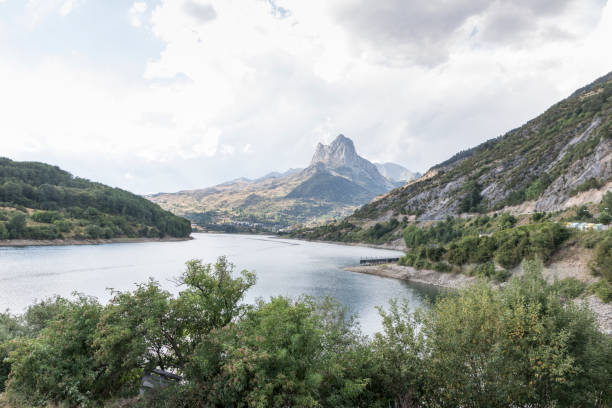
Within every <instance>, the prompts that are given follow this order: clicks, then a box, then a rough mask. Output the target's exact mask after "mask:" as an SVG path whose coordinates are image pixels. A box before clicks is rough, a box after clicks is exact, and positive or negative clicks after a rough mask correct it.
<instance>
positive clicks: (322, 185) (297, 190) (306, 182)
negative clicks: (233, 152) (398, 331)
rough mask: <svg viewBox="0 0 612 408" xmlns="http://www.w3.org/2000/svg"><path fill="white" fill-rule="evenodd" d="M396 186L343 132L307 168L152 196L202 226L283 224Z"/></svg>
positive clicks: (339, 209)
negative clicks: (359, 151) (359, 153)
mask: <svg viewBox="0 0 612 408" xmlns="http://www.w3.org/2000/svg"><path fill="white" fill-rule="evenodd" d="M396 186H397V184H394V182H392V181H391V180H389V179H387V178H386V177H384V176H383V175H381V174H380V172H379V171H378V169H377V168H376V166H375V165H374V164H372V163H371V162H369V161H368V160H366V159H364V158H363V157H361V156H359V155H358V154H357V151H356V149H355V145H354V143H353V141H352V140H351V139H349V138H347V137H345V136H344V135H339V136H338V137H337V138H336V139H335V140H334V141H333V142H332V143H331V144H330V145H323V144H321V143H319V145H318V146H317V148H316V151H315V154H314V156H313V158H312V160H311V163H310V165H309V166H308V167H306V168H305V169H291V170H288V171H287V172H285V173H277V172H274V173H270V174H268V175H266V176H264V177H261V178H259V179H255V180H250V179H247V178H241V179H237V180H233V181H231V182H227V183H223V184H220V185H217V186H214V187H210V188H206V189H200V190H190V191H180V192H178V193H172V194H166V193H160V194H154V195H151V196H148V197H147V198H148V199H150V200H151V201H153V202H155V203H157V204H159V205H160V206H162V207H163V208H165V209H167V210H170V211H172V212H174V213H175V214H180V215H184V216H186V217H188V218H190V219H191V220H193V221H195V222H197V223H199V224H202V225H215V226H219V225H225V226H227V225H234V226H236V225H237V226H240V227H246V228H250V227H258V228H267V229H278V228H284V227H287V226H291V225H295V224H298V223H303V224H306V225H313V224H317V223H320V222H323V221H326V220H330V219H335V218H341V217H344V216H347V215H349V214H351V213H352V212H353V211H354V210H355V209H356V208H358V207H359V206H360V205H363V204H365V203H367V202H369V201H370V200H372V199H373V198H374V197H376V196H377V195H379V194H384V193H386V192H388V191H389V190H391V189H392V188H394V187H396Z"/></svg>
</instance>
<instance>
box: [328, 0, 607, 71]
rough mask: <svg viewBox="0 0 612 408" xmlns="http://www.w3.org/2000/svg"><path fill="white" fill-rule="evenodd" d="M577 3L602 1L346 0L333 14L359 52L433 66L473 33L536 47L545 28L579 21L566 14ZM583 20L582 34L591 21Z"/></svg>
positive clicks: (503, 42)
mask: <svg viewBox="0 0 612 408" xmlns="http://www.w3.org/2000/svg"><path fill="white" fill-rule="evenodd" d="M578 4H581V5H586V7H589V8H591V9H596V10H598V11H600V10H601V7H602V2H601V1H600V0H542V1H530V0H509V1H501V0H456V1H452V2H448V1H446V0H430V1H426V2H423V1H414V0H410V1H406V0H389V1H384V2H377V1H369V0H346V1H341V2H339V3H338V4H337V5H336V6H335V7H334V8H333V13H334V16H335V17H336V18H337V20H338V22H339V23H340V24H342V25H343V26H344V27H346V29H347V30H349V31H350V32H351V34H352V36H353V37H354V40H355V42H356V47H358V48H360V49H361V50H362V51H361V52H368V53H373V54H377V55H378V57H379V58H381V59H383V60H385V61H387V62H389V60H391V62H393V61H395V62H399V63H404V64H418V65H424V66H428V67H431V66H436V65H438V64H441V63H444V62H445V61H447V60H448V58H449V55H450V53H451V52H452V51H453V49H454V47H456V46H457V45H459V44H460V43H461V42H462V41H465V39H467V38H469V37H470V34H474V33H476V34H477V37H478V40H480V41H482V42H486V43H492V44H494V45H496V46H512V45H515V44H516V43H520V44H521V45H527V42H525V41H524V39H525V38H527V37H529V38H530V40H531V41H530V42H529V44H530V45H531V46H538V45H539V44H541V42H540V41H539V38H538V36H539V35H540V34H541V33H542V32H543V31H548V32H549V33H550V32H551V27H554V28H556V31H557V32H563V31H564V30H563V26H564V24H565V23H567V22H568V21H569V22H570V23H575V22H576V20H577V19H572V16H571V15H570V13H567V15H565V14H564V13H565V12H567V10H568V9H570V8H572V6H575V5H578ZM584 23H585V24H584V25H583V27H581V28H582V31H583V33H584V31H585V30H587V29H589V28H591V27H592V24H593V21H587V22H584ZM534 34H535V35H536V38H534V37H533V35H534Z"/></svg>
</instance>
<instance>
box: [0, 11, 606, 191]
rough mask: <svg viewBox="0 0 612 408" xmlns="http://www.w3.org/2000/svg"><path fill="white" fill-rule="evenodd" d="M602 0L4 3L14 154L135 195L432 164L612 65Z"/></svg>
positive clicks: (7, 110) (5, 117) (1, 54)
mask: <svg viewBox="0 0 612 408" xmlns="http://www.w3.org/2000/svg"><path fill="white" fill-rule="evenodd" d="M611 40H612V4H610V5H606V1H603V0H498V1H490V0H453V1H448V0H428V1H416V0H376V1H372V0H307V1H305V0H154V1H137V2H131V1H128V0H0V142H1V150H0V155H1V156H7V157H9V158H12V159H14V160H39V161H44V162H47V163H52V164H56V165H59V166H61V167H62V168H65V169H67V170H69V171H70V172H72V173H73V174H76V175H79V176H83V177H87V178H90V179H92V180H96V181H101V182H103V183H106V184H110V185H113V186H119V187H122V188H126V189H129V190H131V191H134V192H137V193H150V192H158V191H168V192H170V191H177V190H180V189H186V188H197V187H205V186H209V185H212V184H216V183H220V182H223V181H226V180H229V179H233V178H237V177H240V176H246V177H253V178H254V177H258V176H262V175H264V174H265V173H268V172H270V171H275V170H278V171H283V170H286V169H288V168H290V167H305V166H306V165H307V164H308V162H309V161H310V158H311V156H312V154H313V152H314V148H315V146H316V144H317V142H319V141H322V142H329V141H331V140H332V139H333V138H334V137H335V136H336V135H337V134H338V133H343V134H345V135H346V136H348V137H350V138H352V139H353V140H354V141H355V144H356V147H357V150H358V152H359V153H360V154H361V155H362V156H364V157H366V158H367V159H369V160H371V161H392V162H396V163H399V164H401V165H403V166H405V167H407V168H409V169H411V170H416V171H421V172H422V171H425V170H427V169H428V168H429V167H430V166H432V165H434V164H436V163H438V162H440V161H443V160H445V159H447V158H448V157H450V156H452V155H453V154H454V153H456V152H457V151H459V150H462V149H466V148H469V147H472V146H474V145H477V144H479V143H481V142H483V141H485V140H487V139H490V138H492V137H496V136H498V135H500V134H503V133H505V132H506V131H508V130H510V129H512V128H515V127H517V126H520V125H521V124H523V123H524V122H526V121H527V120H529V119H531V118H532V117H534V116H537V115H538V114H540V113H542V112H543V111H544V110H545V109H546V108H547V107H549V106H550V105H552V104H553V103H555V102H557V101H558V100H560V99H562V98H564V97H566V96H568V95H569V94H570V93H571V92H572V91H573V90H575V89H576V88H578V87H580V86H583V85H585V84H586V83H589V82H591V81H592V80H594V79H596V78H597V77H599V76H601V75H604V74H606V73H608V72H609V71H612V46H611V45H610V44H611Z"/></svg>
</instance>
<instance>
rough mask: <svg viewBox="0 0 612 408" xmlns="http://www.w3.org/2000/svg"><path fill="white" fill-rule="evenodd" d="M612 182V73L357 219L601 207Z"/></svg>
mask: <svg viewBox="0 0 612 408" xmlns="http://www.w3.org/2000/svg"><path fill="white" fill-rule="evenodd" d="M611 181H612V73H610V74H608V75H606V76H605V77H602V78H600V79H598V80H597V81H595V82H594V83H592V84H591V85H588V86H586V87H584V88H582V89H580V90H579V91H577V92H575V93H574V94H572V95H571V96H570V97H569V98H567V99H565V100H563V101H561V102H559V103H557V104H555V105H554V106H552V107H551V108H549V109H548V110H547V111H546V112H545V113H543V114H542V115H540V116H538V117H537V118H535V119H533V120H531V121H529V122H528V123H526V124H525V125H523V126H521V127H519V128H518V129H514V130H511V131H510V132H508V133H507V134H505V135H503V136H500V137H497V138H494V139H491V140H489V141H487V142H485V143H483V144H481V145H479V146H477V147H475V148H473V149H470V150H467V151H464V152H460V153H458V154H457V155H455V156H454V157H452V158H450V159H449V160H447V161H445V162H443V163H441V164H439V165H437V166H434V167H433V168H432V169H430V170H429V171H428V172H427V173H426V174H425V175H424V176H422V177H421V178H419V179H417V180H414V181H412V182H410V183H408V184H406V185H405V186H403V187H400V188H397V189H395V190H393V191H391V192H389V193H388V194H386V195H385V196H383V197H381V198H379V199H377V200H374V201H373V202H372V203H370V204H368V205H366V206H364V207H362V208H361V209H359V210H358V211H356V212H355V214H354V215H353V216H352V217H350V221H351V222H359V221H367V220H384V219H388V218H389V217H392V216H417V217H418V218H420V219H444V218H445V217H446V216H447V215H457V214H461V213H470V212H471V213H474V212H487V211H493V210H501V209H503V208H506V209H507V210H510V211H514V212H517V213H529V212H538V211H539V212H550V211H560V210H564V209H567V208H570V207H572V206H575V205H581V204H584V203H586V202H589V201H592V202H598V201H599V200H601V197H602V195H603V193H604V192H605V191H608V190H610V189H612V183H611Z"/></svg>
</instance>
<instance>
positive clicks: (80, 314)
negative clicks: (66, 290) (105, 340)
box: [7, 296, 118, 406]
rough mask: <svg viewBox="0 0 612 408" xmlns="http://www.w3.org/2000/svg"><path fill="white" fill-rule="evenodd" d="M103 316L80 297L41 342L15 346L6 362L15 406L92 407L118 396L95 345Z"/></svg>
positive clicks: (97, 307) (91, 302)
mask: <svg viewBox="0 0 612 408" xmlns="http://www.w3.org/2000/svg"><path fill="white" fill-rule="evenodd" d="M101 310H102V307H101V306H100V304H99V303H98V302H97V301H95V300H93V299H90V298H86V297H84V296H80V297H78V298H77V299H76V300H75V301H73V302H70V303H68V304H67V305H66V307H65V309H63V310H62V311H61V313H60V314H59V316H58V318H57V319H56V320H55V321H53V322H52V323H51V324H50V325H49V326H48V327H46V328H45V329H43V330H42V332H41V334H40V335H39V336H38V337H36V338H33V339H26V338H23V339H20V340H19V341H18V342H17V343H16V345H15V346H14V348H13V349H12V350H11V352H10V354H9V357H8V359H7V361H8V362H9V363H10V364H11V375H10V379H9V381H8V383H7V394H8V396H9V400H10V401H11V402H12V403H14V404H16V405H19V404H20V403H27V404H32V405H35V406H40V405H46V404H48V403H50V402H55V401H63V402H65V403H66V404H68V405H71V406H89V405H92V404H93V403H94V402H95V401H101V400H103V399H105V398H108V397H110V396H112V395H113V394H115V393H116V392H118V390H117V389H111V388H109V387H108V383H109V382H111V381H110V380H111V379H112V374H113V373H109V372H108V371H107V370H106V367H105V366H104V365H103V364H99V363H98V362H97V361H96V359H95V349H94V348H93V341H94V339H95V333H96V326H97V324H98V321H99V318H100V313H101Z"/></svg>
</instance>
